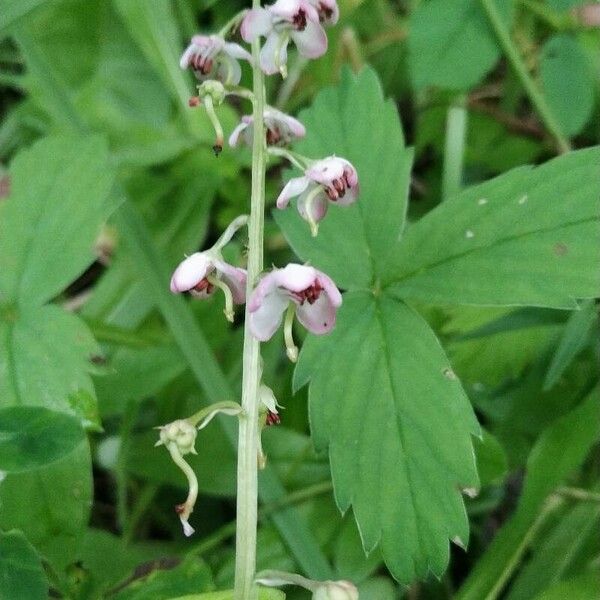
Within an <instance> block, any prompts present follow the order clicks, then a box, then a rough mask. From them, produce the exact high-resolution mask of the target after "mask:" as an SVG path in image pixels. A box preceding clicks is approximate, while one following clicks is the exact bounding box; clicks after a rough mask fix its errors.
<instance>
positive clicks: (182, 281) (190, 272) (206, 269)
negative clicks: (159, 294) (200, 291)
mask: <svg viewBox="0 0 600 600" xmlns="http://www.w3.org/2000/svg"><path fill="white" fill-rule="evenodd" d="M213 268H214V267H213V264H212V261H211V260H210V258H208V257H207V256H206V254H204V253H203V252H194V254H192V255H191V256H188V257H187V258H186V259H185V260H183V261H182V262H181V263H179V266H178V267H177V268H176V269H175V272H174V273H173V276H172V277H171V291H172V292H173V293H178V292H187V291H188V290H191V289H192V288H193V287H194V286H195V285H197V284H198V283H200V281H202V279H204V278H205V277H206V275H207V274H208V273H210V272H211V271H212V270H213Z"/></svg>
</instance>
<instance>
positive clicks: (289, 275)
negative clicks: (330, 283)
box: [273, 263, 319, 292]
mask: <svg viewBox="0 0 600 600" xmlns="http://www.w3.org/2000/svg"><path fill="white" fill-rule="evenodd" d="M273 273H274V274H275V281H276V283H277V286H278V287H282V288H285V289H286V290H289V291H290V292H302V291H303V290H305V289H306V288H309V287H310V286H311V285H313V284H314V283H315V281H316V280H317V275H318V273H319V271H317V270H316V269H315V268H314V267H309V266H307V265H299V264H296V263H290V264H288V265H286V266H285V267H284V268H283V269H276V270H275V271H273Z"/></svg>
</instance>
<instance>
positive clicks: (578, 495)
mask: <svg viewBox="0 0 600 600" xmlns="http://www.w3.org/2000/svg"><path fill="white" fill-rule="evenodd" d="M556 494H557V495H558V496H562V497H563V498H569V499H571V500H582V501H583V502H600V494H599V493H597V492H590V491H589V490H582V489H580V488H571V487H560V488H558V489H557V490H556Z"/></svg>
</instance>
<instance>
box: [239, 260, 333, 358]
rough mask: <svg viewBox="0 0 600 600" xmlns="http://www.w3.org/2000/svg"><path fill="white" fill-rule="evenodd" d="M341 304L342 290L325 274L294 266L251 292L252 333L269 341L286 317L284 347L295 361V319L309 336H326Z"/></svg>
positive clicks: (273, 274)
mask: <svg viewBox="0 0 600 600" xmlns="http://www.w3.org/2000/svg"><path fill="white" fill-rule="evenodd" d="M341 304H342V296H341V294H340V292H339V290H338V289H337V287H336V285H335V283H334V282H333V281H332V280H331V278H329V277H328V276H327V275H325V273H321V271H317V269H315V268H314V267H310V266H307V265H298V264H294V263H291V264H289V265H287V266H286V267H284V268H283V269H274V270H273V271H271V272H269V273H267V274H266V275H265V276H264V277H263V278H262V279H261V280H260V282H259V283H258V285H257V286H256V288H255V289H254V291H253V292H252V294H251V296H250V298H249V300H248V310H249V312H250V331H251V332H252V334H253V335H254V337H256V338H257V339H259V340H260V341H262V342H264V341H267V340H268V339H270V338H271V337H272V336H273V334H274V333H275V331H277V329H278V327H279V326H280V325H281V321H282V319H283V315H284V313H286V318H285V326H284V335H285V344H286V348H287V354H288V357H289V358H290V360H292V361H295V360H296V358H297V355H298V349H297V348H296V345H295V344H294V340H293V337H292V322H293V319H294V315H296V316H297V317H298V321H300V323H302V325H304V327H306V329H308V330H309V331H310V332H312V333H315V334H317V335H323V334H325V333H329V332H330V331H331V330H332V329H333V326H334V325H335V317H336V311H337V309H338V307H339V306H340V305H341ZM286 311H287V312H286Z"/></svg>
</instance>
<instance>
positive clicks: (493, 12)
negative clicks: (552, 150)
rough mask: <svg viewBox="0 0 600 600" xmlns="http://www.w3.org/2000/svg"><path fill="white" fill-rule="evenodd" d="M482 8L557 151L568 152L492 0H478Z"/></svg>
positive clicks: (545, 103)
mask: <svg viewBox="0 0 600 600" xmlns="http://www.w3.org/2000/svg"><path fill="white" fill-rule="evenodd" d="M480 1H481V5H482V6H483V9H484V10H485V12H486V14H487V17H488V20H489V22H490V25H491V26H492V29H493V30H494V33H495V34H496V37H497V38H498V42H499V43H500V46H501V47H502V49H503V50H504V52H505V54H506V57H507V58H508V60H509V62H510V64H511V66H512V68H513V69H514V71H515V73H516V75H517V77H518V78H519V80H520V81H521V85H522V86H523V87H524V88H525V91H526V92H527V95H528V96H529V100H530V101H531V103H532V104H533V106H534V107H535V109H536V111H537V113H538V114H539V116H540V118H541V119H542V121H543V122H544V124H545V125H546V127H547V128H548V131H550V133H551V134H552V135H553V136H554V138H555V140H556V145H557V147H558V150H559V152H561V153H563V152H569V150H571V144H570V143H569V140H568V139H567V138H566V137H565V136H564V135H563V133H562V130H561V127H560V125H559V123H558V121H557V120H556V117H555V116H554V113H553V112H552V109H551V108H550V106H549V105H548V103H547V102H546V99H545V98H544V96H543V94H542V93H541V92H540V90H539V89H538V87H537V85H536V84H535V82H534V81H533V79H532V78H531V75H530V74H529V72H528V71H527V67H526V66H525V63H524V62H523V59H522V58H521V55H520V54H519V51H518V49H517V47H516V46H515V44H514V43H513V41H512V39H511V37H510V32H509V31H508V29H507V28H506V26H505V25H504V22H503V21H502V17H501V16H500V13H499V12H498V9H497V7H496V4H495V3H494V0H480Z"/></svg>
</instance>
